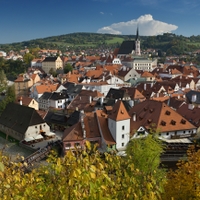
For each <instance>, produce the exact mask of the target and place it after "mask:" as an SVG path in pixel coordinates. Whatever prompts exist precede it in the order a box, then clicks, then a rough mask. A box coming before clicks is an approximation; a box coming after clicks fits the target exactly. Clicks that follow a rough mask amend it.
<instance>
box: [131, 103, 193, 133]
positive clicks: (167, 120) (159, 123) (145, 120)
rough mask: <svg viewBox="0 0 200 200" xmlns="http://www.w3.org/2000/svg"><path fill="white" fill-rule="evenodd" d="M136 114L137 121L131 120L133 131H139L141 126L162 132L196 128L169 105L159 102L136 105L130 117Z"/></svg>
mask: <svg viewBox="0 0 200 200" xmlns="http://www.w3.org/2000/svg"><path fill="white" fill-rule="evenodd" d="M135 114H136V121H134V120H131V130H137V129H138V128H139V127H140V126H144V127H145V128H146V129H151V128H155V129H156V130H159V131H160V132H170V131H180V130H188V129H194V128H196V127H195V126H194V125H192V124H191V123H190V122H189V121H187V120H186V119H185V118H184V117H182V116H181V115H180V114H178V113H177V112H176V111H174V110H173V109H172V108H170V107H169V106H167V104H165V103H163V102H159V101H154V100H146V101H143V102H141V103H139V104H136V105H135V106H134V107H132V109H131V110H130V111H129V115H130V116H133V115H135ZM182 122H184V123H182ZM153 126H154V127H153Z"/></svg>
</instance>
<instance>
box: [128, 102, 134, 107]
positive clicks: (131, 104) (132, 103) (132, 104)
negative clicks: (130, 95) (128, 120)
mask: <svg viewBox="0 0 200 200" xmlns="http://www.w3.org/2000/svg"><path fill="white" fill-rule="evenodd" d="M129 105H130V106H131V108H132V107H133V106H134V101H133V100H130V101H129Z"/></svg>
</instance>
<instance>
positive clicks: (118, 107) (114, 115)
mask: <svg viewBox="0 0 200 200" xmlns="http://www.w3.org/2000/svg"><path fill="white" fill-rule="evenodd" d="M108 117H109V118H110V119H113V120H115V121H121V120H126V119H130V115H129V114H128V112H127V110H126V108H125V106H124V104H123V102H122V101H121V100H118V101H117V102H116V103H115V105H114V107H113V109H112V111H111V113H110V114H109V116H108Z"/></svg>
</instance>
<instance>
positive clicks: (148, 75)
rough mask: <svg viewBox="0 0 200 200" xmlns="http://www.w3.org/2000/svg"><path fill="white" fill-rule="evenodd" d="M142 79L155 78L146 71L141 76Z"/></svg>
mask: <svg viewBox="0 0 200 200" xmlns="http://www.w3.org/2000/svg"><path fill="white" fill-rule="evenodd" d="M141 77H154V75H153V74H152V73H150V72H147V71H144V73H143V74H142V75H141Z"/></svg>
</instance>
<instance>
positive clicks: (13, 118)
mask: <svg viewBox="0 0 200 200" xmlns="http://www.w3.org/2000/svg"><path fill="white" fill-rule="evenodd" d="M19 116H20V117H19ZM42 123H45V121H44V120H43V119H42V117H41V116H40V115H39V114H38V113H37V112H36V110H35V109H33V108H30V107H27V106H23V105H19V104H15V103H9V104H8V105H7V106H6V108H5V110H4V111H3V113H2V114H1V116H0V124H1V125H4V126H6V127H8V128H10V129H13V130H15V131H16V132H19V133H22V134H24V133H25V132H26V130H27V128H28V127H29V126H34V125H37V124H42Z"/></svg>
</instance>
